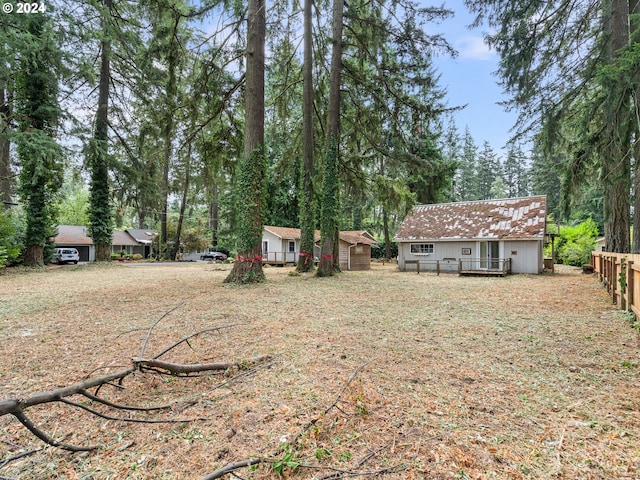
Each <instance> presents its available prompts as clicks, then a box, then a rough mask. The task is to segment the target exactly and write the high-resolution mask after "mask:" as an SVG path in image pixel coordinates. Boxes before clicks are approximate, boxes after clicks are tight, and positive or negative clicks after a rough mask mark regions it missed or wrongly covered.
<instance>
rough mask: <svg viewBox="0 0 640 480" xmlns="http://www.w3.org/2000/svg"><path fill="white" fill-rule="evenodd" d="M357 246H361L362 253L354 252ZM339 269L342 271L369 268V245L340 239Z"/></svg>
mask: <svg viewBox="0 0 640 480" xmlns="http://www.w3.org/2000/svg"><path fill="white" fill-rule="evenodd" d="M358 247H362V253H356V249H357V248H358ZM340 269H341V270H344V271H347V270H371V245H365V244H357V245H353V244H351V243H348V242H345V241H342V240H341V241H340Z"/></svg>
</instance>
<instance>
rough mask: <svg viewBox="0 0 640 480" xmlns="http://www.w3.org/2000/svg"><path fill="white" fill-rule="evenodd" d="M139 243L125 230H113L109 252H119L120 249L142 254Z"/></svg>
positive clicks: (128, 252) (130, 253)
mask: <svg viewBox="0 0 640 480" xmlns="http://www.w3.org/2000/svg"><path fill="white" fill-rule="evenodd" d="M140 250H141V245H140V244H139V243H138V242H137V241H136V240H135V239H134V238H133V237H132V236H131V235H129V234H128V233H127V231H126V230H125V231H121V230H114V231H113V238H112V239H111V253H115V254H120V253H121V252H122V251H124V252H125V253H127V254H129V255H132V254H134V253H140V254H141V255H142V252H141V251H140Z"/></svg>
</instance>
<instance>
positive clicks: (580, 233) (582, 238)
mask: <svg viewBox="0 0 640 480" xmlns="http://www.w3.org/2000/svg"><path fill="white" fill-rule="evenodd" d="M597 238H598V227H597V225H596V224H595V222H594V221H593V220H591V219H590V218H589V219H587V220H585V221H584V222H582V223H580V224H579V225H576V226H573V227H572V226H566V227H560V237H559V238H558V240H557V242H556V261H557V262H558V263H563V264H565V265H574V266H576V267H581V266H582V265H584V264H586V263H589V261H590V260H591V252H592V251H593V250H594V249H595V247H596V240H597Z"/></svg>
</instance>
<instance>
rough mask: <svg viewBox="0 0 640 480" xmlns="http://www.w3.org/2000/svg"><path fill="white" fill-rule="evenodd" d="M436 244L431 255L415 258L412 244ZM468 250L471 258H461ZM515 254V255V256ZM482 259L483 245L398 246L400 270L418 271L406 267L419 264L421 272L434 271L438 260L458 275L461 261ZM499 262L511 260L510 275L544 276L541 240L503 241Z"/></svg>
mask: <svg viewBox="0 0 640 480" xmlns="http://www.w3.org/2000/svg"><path fill="white" fill-rule="evenodd" d="M483 241H484V239H483ZM420 243H433V246H434V247H433V253H432V254H428V255H425V254H418V255H416V254H413V253H411V244H420ZM463 248H468V249H470V251H471V254H470V255H462V249H463ZM512 252H516V253H515V254H514V253H512ZM479 257H480V241H479V240H478V241H475V240H473V241H472V240H466V241H440V240H413V241H411V242H400V243H399V244H398V267H399V268H400V270H407V271H416V270H417V266H416V264H415V263H409V264H407V263H406V261H407V260H408V261H409V262H413V261H416V260H419V261H420V270H421V271H427V270H435V269H436V260H439V261H440V271H442V272H447V271H450V272H457V271H458V260H459V259H462V260H463V261H464V260H465V259H468V260H471V259H477V258H479ZM500 258H510V259H511V273H534V274H537V273H541V272H542V270H543V264H542V241H540V240H505V241H500Z"/></svg>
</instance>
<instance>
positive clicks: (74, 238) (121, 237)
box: [53, 225, 156, 262]
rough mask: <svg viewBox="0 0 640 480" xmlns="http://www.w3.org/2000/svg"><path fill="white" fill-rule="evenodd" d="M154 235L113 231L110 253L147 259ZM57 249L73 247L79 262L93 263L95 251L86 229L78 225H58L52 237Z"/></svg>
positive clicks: (144, 231)
mask: <svg viewBox="0 0 640 480" xmlns="http://www.w3.org/2000/svg"><path fill="white" fill-rule="evenodd" d="M155 236H156V233H155V232H154V231H149V230H141V229H128V230H125V231H120V230H114V231H113V238H112V240H111V253H120V252H121V251H122V250H124V251H125V252H127V253H128V254H135V253H139V254H140V255H142V257H143V258H147V257H148V256H149V254H150V253H151V250H152V242H153V239H154V238H155ZM53 243H55V244H56V246H57V247H73V248H75V249H77V250H78V253H79V254H80V261H81V262H93V261H94V260H95V259H96V250H95V246H94V245H93V240H92V239H91V237H89V236H88V235H87V228H86V227H83V226H79V225H59V226H58V235H56V236H55V237H53Z"/></svg>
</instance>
